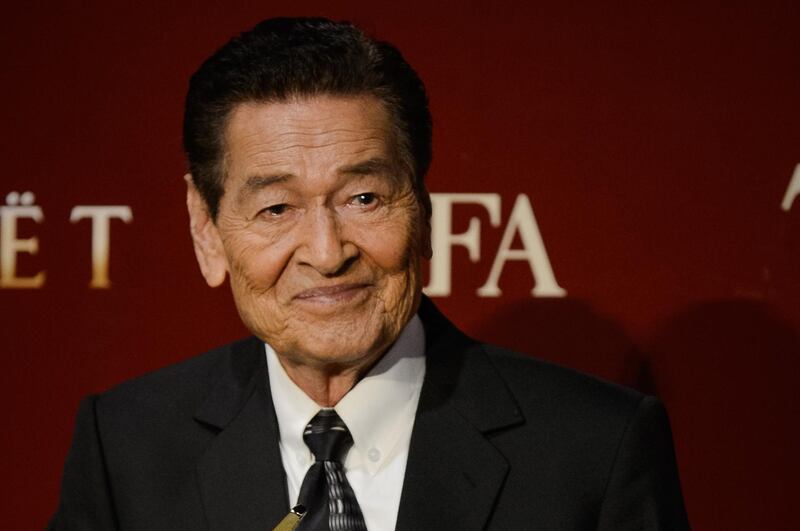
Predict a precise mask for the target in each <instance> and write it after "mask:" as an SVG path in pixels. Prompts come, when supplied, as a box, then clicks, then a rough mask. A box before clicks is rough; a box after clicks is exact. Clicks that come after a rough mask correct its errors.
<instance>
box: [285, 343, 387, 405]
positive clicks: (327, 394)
mask: <svg viewBox="0 0 800 531" xmlns="http://www.w3.org/2000/svg"><path fill="white" fill-rule="evenodd" d="M278 360H279V361H280V363H281V365H282V366H283V369H284V370H285V371H286V374H287V376H289V378H290V379H291V380H292V381H293V382H294V383H295V385H297V387H299V388H300V389H301V390H302V391H303V392H304V393H305V394H306V395H308V397H309V398H311V399H312V400H313V401H314V402H316V403H317V404H319V405H320V407H333V406H335V405H336V404H338V403H339V400H341V399H342V397H344V395H346V394H347V392H348V391H350V389H352V388H353V386H355V385H356V383H357V382H358V380H360V379H361V377H362V376H363V375H364V374H366V373H367V372H368V371H369V368H370V367H371V366H372V365H374V362H375V361H377V360H373V361H371V362H370V363H369V365H367V366H356V367H346V368H341V367H336V368H329V367H310V366H308V365H299V364H294V363H292V362H291V361H289V360H287V359H286V358H284V357H283V356H281V355H278Z"/></svg>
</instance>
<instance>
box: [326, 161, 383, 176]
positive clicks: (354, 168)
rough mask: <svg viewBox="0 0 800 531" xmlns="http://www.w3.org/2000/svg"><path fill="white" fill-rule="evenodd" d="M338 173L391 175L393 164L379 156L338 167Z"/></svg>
mask: <svg viewBox="0 0 800 531" xmlns="http://www.w3.org/2000/svg"><path fill="white" fill-rule="evenodd" d="M338 173H345V174H351V175H393V174H394V173H395V165H394V164H392V163H391V162H389V161H388V160H386V159H384V158H380V157H376V158H372V159H369V160H365V161H363V162H357V163H355V164H350V165H347V166H342V167H341V168H339V169H338Z"/></svg>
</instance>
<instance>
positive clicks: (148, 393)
mask: <svg viewBox="0 0 800 531" xmlns="http://www.w3.org/2000/svg"><path fill="white" fill-rule="evenodd" d="M260 344H261V343H260V342H259V341H258V339H256V338H254V337H250V338H246V339H242V340H239V341H236V342H233V343H229V344H226V345H223V346H220V347H217V348H215V349H212V350H209V351H207V352H205V353H203V354H200V355H198V356H194V357H192V358H189V359H187V360H184V361H181V362H178V363H176V364H173V365H170V366H168V367H164V368H161V369H158V370H156V371H153V372H150V373H147V374H144V375H141V376H138V377H136V378H133V379H131V380H128V381H126V382H123V383H121V384H119V385H117V386H115V387H113V388H111V389H109V390H108V391H105V392H104V393H101V394H100V395H98V396H97V399H96V400H97V409H98V414H101V413H103V412H110V411H118V412H125V411H130V410H131V409H141V408H145V409H154V410H161V411H164V412H166V411H170V410H172V411H177V410H180V411H185V409H186V408H196V407H198V406H199V402H200V401H201V400H203V399H204V398H205V396H206V395H207V394H208V392H209V390H210V389H211V388H212V387H213V386H214V385H215V383H216V382H217V380H218V379H219V378H220V376H221V375H223V374H225V373H230V372H236V365H237V361H241V360H236V359H235V358H236V356H237V355H239V353H240V352H241V351H245V352H251V353H252V352H253V351H257V350H258V347H259V345H260ZM251 357H252V355H251ZM245 377H246V376H245Z"/></svg>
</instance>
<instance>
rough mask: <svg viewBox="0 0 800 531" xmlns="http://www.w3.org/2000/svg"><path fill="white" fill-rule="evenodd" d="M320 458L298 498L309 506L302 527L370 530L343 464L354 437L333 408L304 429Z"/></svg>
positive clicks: (327, 530)
mask: <svg viewBox="0 0 800 531" xmlns="http://www.w3.org/2000/svg"><path fill="white" fill-rule="evenodd" d="M303 440H304V441H305V442H306V445H308V447H309V449H310V450H311V453H313V454H314V458H315V459H316V461H315V462H314V464H313V465H311V468H310V469H308V473H306V477H305V479H303V485H302V486H301V487H300V495H299V496H298V499H297V502H298V503H300V504H303V505H304V506H305V508H306V511H307V512H306V515H305V517H304V518H303V519H302V520H301V521H300V526H299V527H298V528H297V530H298V531H301V530H302V531H366V530H367V526H366V524H365V523H364V516H363V515H362V514H361V508H360V507H359V506H358V501H356V495H355V493H354V492H353V489H352V488H351V487H350V484H349V483H348V482H347V478H346V477H345V475H344V468H343V467H342V461H341V460H342V458H343V457H344V456H345V455H346V454H347V451H348V450H349V449H350V446H351V445H352V444H353V437H352V436H351V435H350V432H349V431H348V429H347V426H345V424H344V421H342V419H341V418H339V415H337V414H336V411H334V410H333V409H322V410H320V412H319V413H317V415H316V416H315V417H314V418H313V419H311V422H309V423H308V426H306V429H305V431H304V432H303Z"/></svg>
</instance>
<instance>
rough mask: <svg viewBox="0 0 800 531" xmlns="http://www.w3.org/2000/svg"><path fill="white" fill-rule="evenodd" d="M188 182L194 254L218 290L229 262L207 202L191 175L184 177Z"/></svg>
mask: <svg viewBox="0 0 800 531" xmlns="http://www.w3.org/2000/svg"><path fill="white" fill-rule="evenodd" d="M183 180H184V181H186V208H188V210H189V228H190V230H191V232H192V240H193V241H194V254H195V256H196V257H197V263H198V265H200V271H201V272H202V273H203V277H204V278H205V279H206V282H207V283H208V285H209V286H211V287H212V288H216V287H217V286H219V285H221V284H222V283H223V282H225V274H226V273H227V272H228V260H227V258H226V256H225V249H224V247H223V245H222V238H221V237H220V235H219V229H217V226H216V225H215V224H214V220H213V219H211V215H210V214H209V212H208V206H207V205H206V202H205V200H204V199H203V198H202V196H201V195H200V192H198V191H197V188H196V187H195V185H194V182H192V176H191V174H188V173H187V174H186V175H184V176H183Z"/></svg>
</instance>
